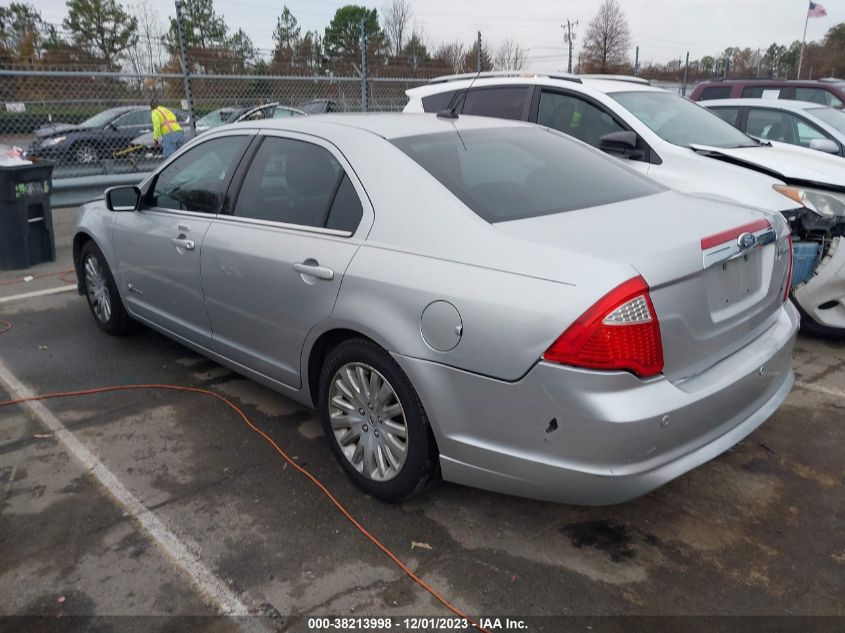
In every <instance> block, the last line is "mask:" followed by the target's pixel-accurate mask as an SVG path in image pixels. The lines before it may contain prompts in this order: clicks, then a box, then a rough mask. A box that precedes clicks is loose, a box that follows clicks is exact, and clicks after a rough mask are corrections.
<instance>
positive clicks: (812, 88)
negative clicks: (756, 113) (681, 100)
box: [690, 77, 845, 108]
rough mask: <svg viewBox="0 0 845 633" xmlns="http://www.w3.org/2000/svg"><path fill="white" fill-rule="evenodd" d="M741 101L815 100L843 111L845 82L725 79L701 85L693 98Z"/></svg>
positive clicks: (827, 80) (842, 80)
mask: <svg viewBox="0 0 845 633" xmlns="http://www.w3.org/2000/svg"><path fill="white" fill-rule="evenodd" d="M740 98H743V99H790V100H793V101H811V102H813V103H819V104H821V105H826V106H829V107H832V108H842V107H843V106H845V79H835V78H832V77H831V78H829V79H821V80H819V81H798V80H786V79H723V80H720V81H705V82H703V83H700V84H698V85H697V86H696V87H695V89H694V90H693V91H692V94H691V95H690V99H692V100H693V101H706V100H708V99H740Z"/></svg>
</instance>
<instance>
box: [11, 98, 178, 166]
mask: <svg viewBox="0 0 845 633" xmlns="http://www.w3.org/2000/svg"><path fill="white" fill-rule="evenodd" d="M173 114H175V115H176V118H177V119H178V120H179V123H181V124H182V125H187V124H188V122H189V119H188V113H187V112H185V111H183V110H173ZM152 129H153V124H152V120H151V118H150V106H149V105H133V106H121V107H118V108H109V109H108V110H103V111H102V112H100V113H98V114H95V115H94V116H92V117H91V118H89V119H86V120H85V121H83V122H82V123H80V124H79V125H70V124H67V123H56V124H52V125H49V126H44V127H41V128H39V129H37V130H36V131H35V134H36V138H35V141H33V142H32V144H31V145H30V146H29V149H28V150H27V153H26V157H27V158H28V159H31V160H32V159H35V160H38V159H47V160H55V161H63V162H68V161H75V162H78V163H93V162H96V161H98V160H102V159H104V158H111V157H112V156H113V154H114V153H115V152H118V151H120V150H122V149H123V148H125V147H126V146H127V144H129V142H130V141H131V140H132V139H133V138H135V137H136V136H138V135H139V134H141V133H143V132H149V133H150V135H152Z"/></svg>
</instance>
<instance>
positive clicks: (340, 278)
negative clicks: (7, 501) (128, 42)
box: [73, 115, 798, 504]
mask: <svg viewBox="0 0 845 633" xmlns="http://www.w3.org/2000/svg"><path fill="white" fill-rule="evenodd" d="M73 246H74V248H73V252H74V258H75V262H76V270H77V276H78V280H79V289H80V293H81V294H84V295H85V296H86V297H87V299H88V303H89V305H90V308H91V312H92V314H93V316H94V319H95V321H96V323H97V325H99V327H100V328H101V329H103V330H104V331H106V332H108V333H111V334H119V333H124V332H126V331H128V330H130V329H131V328H132V327H133V325H134V324H136V323H138V322H140V323H143V324H146V325H147V326H149V327H151V328H154V329H155V330H158V331H159V332H162V333H163V334H165V335H167V336H169V337H172V338H173V339H175V340H177V341H179V342H181V343H182V344H184V345H186V346H188V347H191V348H193V349H195V350H197V351H199V352H200V353H202V354H204V355H206V356H208V357H209V358H212V359H214V360H215V361H217V362H219V363H222V364H224V365H226V366H228V367H231V368H233V369H235V370H236V371H238V372H241V373H242V374H244V375H246V376H249V377H251V378H253V379H254V380H256V381H258V382H260V383H262V384H265V385H267V386H269V387H271V388H273V389H275V390H277V391H278V392H280V393H281V394H284V395H285V396H288V397H290V398H292V399H294V400H296V401H298V402H300V403H303V404H306V405H308V406H313V407H315V408H317V409H319V411H320V415H321V418H322V423H323V428H324V431H325V436H326V438H327V440H328V442H329V444H330V446H331V450H332V451H333V453H334V455H335V457H336V458H337V460H338V462H339V463H340V465H341V466H342V468H343V469H344V470H345V471H346V473H347V474H348V475H349V477H351V479H352V480H353V481H354V482H355V483H356V484H357V485H358V486H359V487H360V488H362V489H363V490H364V491H366V492H368V493H370V494H372V495H373V496H375V497H378V498H380V499H384V500H399V499H403V498H405V497H407V496H408V495H411V494H413V493H414V492H416V491H419V490H421V489H423V488H424V487H425V485H426V483H427V482H428V481H430V480H432V479H434V478H436V477H437V476H439V475H441V474H442V477H443V478H445V479H447V480H450V481H454V482H459V483H463V484H467V485H471V486H478V487H481V488H486V489H490V490H495V491H500V492H505V493H511V494H518V495H524V496H529V497H535V498H540V499H549V500H557V501H566V502H573V503H584V504H607V503H615V502H620V501H624V500H627V499H630V498H633V497H635V496H638V495H641V494H644V493H646V492H648V491H650V490H653V489H654V488H656V487H658V486H660V485H662V484H664V483H666V482H667V481H669V480H671V479H673V478H675V477H677V476H679V475H681V474H683V473H684V472H686V471H688V470H690V469H692V468H694V467H696V466H698V465H700V464H702V463H704V462H705V461H707V460H709V459H712V458H713V457H715V456H716V455H718V454H720V453H722V452H723V451H725V450H727V449H728V448H730V447H731V446H733V445H734V444H735V443H736V442H738V441H739V440H741V439H742V438H743V437H745V436H746V435H748V434H749V433H751V432H752V431H753V430H754V429H755V428H757V426H759V425H760V424H762V423H763V421H764V420H765V419H766V418H767V417H768V416H770V415H771V414H772V412H773V411H774V410H775V409H776V408H777V407H778V406H779V405H780V404H781V402H783V400H784V398H786V395H787V393H788V392H789V390H790V388H791V386H792V383H793V373H792V370H791V350H792V344H793V340H794V337H795V332H796V329H797V326H798V317H797V314H796V312H795V310H794V308H792V307H791V305H790V303H788V302H786V301H785V299H786V289H787V288H788V286H789V275H790V271H791V249H790V247H789V235H788V230H787V226H786V223H785V222H784V221H783V220H782V219H781V218H780V216H777V215H766V214H764V213H762V212H759V211H754V210H749V209H743V208H741V207H739V206H738V205H735V204H726V203H721V202H716V201H713V200H710V199H705V198H697V197H691V196H686V195H682V194H679V193H676V192H672V191H669V190H666V189H665V188H663V187H662V186H660V185H657V184H655V183H654V182H653V181H651V180H648V179H647V178H645V177H643V176H641V175H639V174H637V173H636V172H634V171H632V170H630V169H628V168H627V167H625V166H623V165H622V164H620V163H619V162H618V161H615V160H614V159H612V158H608V157H606V156H605V155H603V154H602V153H601V152H599V151H597V150H594V149H592V148H590V147H588V146H586V145H584V144H582V143H580V142H579V141H576V140H573V139H571V138H569V137H566V136H563V135H561V134H559V133H557V132H554V131H552V130H549V129H546V128H542V127H539V126H532V125H529V124H523V123H518V122H512V121H504V120H496V119H489V118H474V117H468V116H461V117H460V118H459V119H455V118H451V117H448V116H440V117H438V116H434V115H377V116H356V115H327V116H325V117H318V118H312V117H302V118H291V119H289V120H279V121H261V122H255V123H243V124H238V125H235V126H227V127H226V129H221V130H219V131H212V132H209V133H207V134H204V135H203V136H202V137H200V138H197V139H195V140H194V141H192V142H191V143H189V144H188V145H186V146H185V147H184V148H183V149H182V150H180V152H179V153H177V154H176V155H175V156H173V157H172V158H171V159H170V160H168V161H167V162H166V163H165V164H163V165H162V166H161V167H160V168H159V169H158V170H157V171H156V172H155V173H153V174H152V175H151V176H150V177H148V178H147V179H146V180H145V181H144V182H143V183H141V185H140V186H139V187H121V188H114V189H110V190H109V191H107V192H106V195H105V200H104V201H97V202H93V203H90V204H88V205H85V206H84V207H82V208H81V209H80V210H79V212H78V216H77V221H76V229H75V237H74V245H73Z"/></svg>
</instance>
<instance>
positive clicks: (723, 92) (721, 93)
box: [701, 86, 731, 101]
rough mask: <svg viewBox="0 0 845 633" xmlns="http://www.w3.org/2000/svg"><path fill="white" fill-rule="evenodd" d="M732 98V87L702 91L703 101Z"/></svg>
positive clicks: (710, 88) (711, 87) (717, 87)
mask: <svg viewBox="0 0 845 633" xmlns="http://www.w3.org/2000/svg"><path fill="white" fill-rule="evenodd" d="M730 96H731V87H730V86H710V87H709V88H705V89H704V90H702V91H701V100H702V101H705V100H706V99H728V98H729V97H730Z"/></svg>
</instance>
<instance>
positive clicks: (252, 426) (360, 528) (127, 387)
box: [0, 270, 490, 633]
mask: <svg viewBox="0 0 845 633" xmlns="http://www.w3.org/2000/svg"><path fill="white" fill-rule="evenodd" d="M73 272H75V271H73V270H63V271H59V272H55V273H45V274H42V275H37V276H33V279H43V278H44V277H56V276H58V277H59V279H61V280H62V281H64V282H66V283H74V281H71V280H69V279H65V277H66V276H67V275H69V274H70V273H73ZM19 283H24V280H23V279H14V280H11V281H6V282H0V286H11V285H13V284H19ZM0 325H4V326H6V327H5V329H2V330H0V334H3V333H4V332H8V331H9V330H11V329H12V324H11V323H9V322H8V321H5V320H3V319H0ZM141 389H160V390H166V391H181V392H188V393H199V394H202V395H205V396H211V397H212V398H216V399H217V400H219V401H220V402H222V403H223V404H225V405H226V406H227V407H229V408H230V409H232V410H233V411H234V412H235V413H237V414H238V415H239V416H240V417H241V419H242V420H243V421H244V422H245V423H246V425H247V426H248V427H249V428H250V429H252V430H253V431H255V432H256V433H258V434H259V435H260V436H261V437H263V438H264V439H265V440H266V441H267V443H268V444H270V446H272V447H273V448H274V449H275V450H276V452H277V453H278V454H279V455H281V456H282V458H284V460H285V461H286V462H287V463H288V464H290V466H291V467H292V468H294V469H295V470H296V471H297V472H298V473H300V474H301V475H303V476H304V477H305V478H306V479H308V480H309V481H310V482H311V483H312V484H314V485H315V486H317V488H318V489H319V490H320V492H322V493H323V494H324V495H325V496H326V497H328V499H329V501H331V502H332V503H333V504H334V506H335V507H336V508H337V509H338V511H339V512H340V513H341V514H342V515H343V516H344V517H346V519H347V520H348V521H349V522H350V523H351V524H352V525H354V526H355V528H356V529H357V530H358V531H359V532H360V533H361V534H363V535H364V536H365V537H366V538H367V539H369V541H370V542H371V543H372V544H373V545H375V546H376V547H377V548H378V549H380V550H381V551H382V552H383V553H384V554H385V555H386V556H387V557H388V558H389V559H390V560H391V561H393V563H394V564H395V565H396V566H397V567H399V569H401V570H402V571H403V572H405V574H406V575H407V576H408V577H409V578H410V579H411V580H413V581H414V582H415V583H417V584H418V585H419V586H420V587H422V588H423V589H425V590H426V591H427V592H428V593H430V594H431V595H432V596H433V597H434V598H435V599H436V600H437V601H438V602H440V603H441V604H442V605H443V606H444V607H446V608H447V609H449V611H451V612H452V613H454V614H455V615H456V616H458V617H459V618H462V619H464V620H466V621H467V622H469V623H470V624H471V625H472V626H473V627H474V628H476V629H478V630H479V631H483V632H484V633H490V631H488V630H487V629H485V628H483V627H481V626H479V624H478V623H476V622H475V620H473V619H472V618H471V617H470V616H468V615H467V614H465V613H464V612H463V611H461V610H460V609H458V607H456V606H455V605H453V604H452V603H451V602H449V601H448V600H447V599H446V598H444V597H443V596H442V595H441V594H439V593H438V592H437V590H435V589H434V588H433V587H432V586H431V585H429V584H428V583H427V582H426V581H424V580H423V579H422V578H420V577H419V576H417V575H416V574H415V573H414V572H412V571H411V570H410V569H409V568H408V566H407V565H405V563H403V562H402V561H401V560H399V557H398V556H396V554H394V553H393V552H392V551H390V549H389V548H388V547H387V545H385V544H384V543H382V542H381V541H380V540H379V539H378V538H376V537H375V536H373V534H372V533H370V532H369V530H367V528H365V527H364V526H363V525H361V523H359V522H358V520H357V519H356V518H355V517H354V516H352V514H351V513H350V512H349V510H347V509H346V507H344V505H343V504H342V503H341V502H340V501H339V500H338V499H337V497H335V496H334V495H333V494H332V493H331V492H330V491H329V489H328V488H326V486H325V485H323V483H322V482H321V481H320V480H319V479H317V478H316V477H315V476H314V475H312V474H311V473H310V472H308V471H307V470H305V468H303V467H302V466H300V465H299V464H297V463H296V462H295V461H294V460H293V459H291V458H290V457H289V456H288V454H287V453H285V452H284V451H283V450H282V448H281V447H280V446H279V445H278V444H277V443H276V442H275V440H274V439H273V438H272V437H270V436H269V435H267V434H266V433H265V432H264V431H262V430H261V429H260V428H258V427H257V426H256V425H255V424H254V423H253V421H252V420H250V419H249V417H248V416H247V414H246V413H244V412H243V410H242V409H240V408H239V407H238V406H237V405H236V404H235V403H234V402H232V401H231V400H229V399H228V398H226V397H224V396H221V395H220V394H219V393H216V392H214V391H209V390H208V389H202V388H201V387H180V386H178V385H156V384H150V385H117V386H112V387H97V388H94V389H81V390H79V391H57V392H54V393H46V394H42V395H38V396H30V397H29V398H17V399H15V400H2V401H0V408H3V407H8V406H12V405H16V404H22V403H24V402H32V401H35V400H50V399H53V398H73V397H78V396H90V395H94V394H98V393H108V392H111V391H136V390H141Z"/></svg>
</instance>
